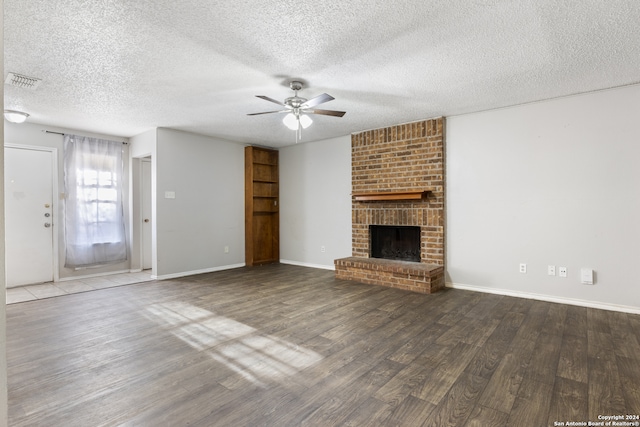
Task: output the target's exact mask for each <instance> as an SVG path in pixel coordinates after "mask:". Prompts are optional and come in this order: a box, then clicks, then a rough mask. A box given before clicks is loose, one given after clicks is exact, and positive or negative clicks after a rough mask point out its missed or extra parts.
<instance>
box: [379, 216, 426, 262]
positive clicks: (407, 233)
mask: <svg viewBox="0 0 640 427" xmlns="http://www.w3.org/2000/svg"><path fill="white" fill-rule="evenodd" d="M369 233H370V236H371V258H383V259H390V260H396V261H412V262H420V227H414V226H395V225H370V226H369Z"/></svg>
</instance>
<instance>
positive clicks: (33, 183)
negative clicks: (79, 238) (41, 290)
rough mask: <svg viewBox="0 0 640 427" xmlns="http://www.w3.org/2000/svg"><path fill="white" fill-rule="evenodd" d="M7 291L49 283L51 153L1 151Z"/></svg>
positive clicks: (35, 150) (51, 234)
mask: <svg viewBox="0 0 640 427" xmlns="http://www.w3.org/2000/svg"><path fill="white" fill-rule="evenodd" d="M4 152H5V157H4V173H5V192H4V194H5V239H6V241H5V264H6V274H7V287H12V286H21V285H27V284H32V283H42V282H51V281H53V229H54V224H55V223H54V218H53V212H54V211H53V158H54V153H53V152H51V151H42V150H37V149H25V148H13V147H6V148H5V151H4Z"/></svg>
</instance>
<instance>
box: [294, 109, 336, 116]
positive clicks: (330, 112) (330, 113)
mask: <svg viewBox="0 0 640 427" xmlns="http://www.w3.org/2000/svg"><path fill="white" fill-rule="evenodd" d="M303 113H309V114H322V115H323V116H334V117H342V116H344V115H345V114H347V112H346V111H335V110H307V109H305V110H303Z"/></svg>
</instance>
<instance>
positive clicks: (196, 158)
mask: <svg viewBox="0 0 640 427" xmlns="http://www.w3.org/2000/svg"><path fill="white" fill-rule="evenodd" d="M156 150H157V151H156V156H155V161H154V162H153V163H155V184H156V186H155V192H156V206H155V208H156V222H155V225H156V233H157V234H156V237H157V240H156V247H157V269H156V275H157V276H158V277H159V278H168V277H177V276H184V275H188V274H193V273H198V272H205V271H215V270H219V269H224V268H232V267H237V266H241V265H244V147H243V146H242V145H240V144H237V143H232V142H227V141H223V140H219V139H215V138H210V137H205V136H201V135H195V134H191V133H186V132H180V131H176V130H171V129H162V128H160V129H158V130H157V149H156ZM152 169H153V166H152ZM153 173H154V172H153V171H152V174H153ZM166 192H174V193H175V199H170V198H166V197H165V193H166ZM225 246H228V247H229V253H224V247H225Z"/></svg>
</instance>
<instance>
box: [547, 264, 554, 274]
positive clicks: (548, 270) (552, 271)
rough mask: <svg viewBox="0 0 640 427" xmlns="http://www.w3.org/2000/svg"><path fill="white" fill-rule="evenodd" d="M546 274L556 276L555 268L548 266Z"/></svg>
mask: <svg viewBox="0 0 640 427" xmlns="http://www.w3.org/2000/svg"><path fill="white" fill-rule="evenodd" d="M547 274H548V275H549V276H555V275H556V266H555V265H548V266H547Z"/></svg>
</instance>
